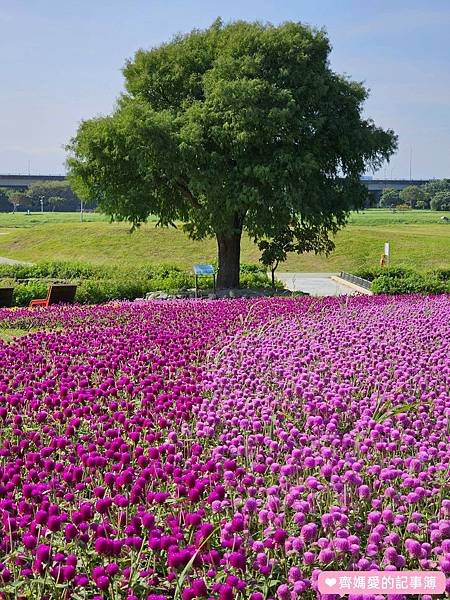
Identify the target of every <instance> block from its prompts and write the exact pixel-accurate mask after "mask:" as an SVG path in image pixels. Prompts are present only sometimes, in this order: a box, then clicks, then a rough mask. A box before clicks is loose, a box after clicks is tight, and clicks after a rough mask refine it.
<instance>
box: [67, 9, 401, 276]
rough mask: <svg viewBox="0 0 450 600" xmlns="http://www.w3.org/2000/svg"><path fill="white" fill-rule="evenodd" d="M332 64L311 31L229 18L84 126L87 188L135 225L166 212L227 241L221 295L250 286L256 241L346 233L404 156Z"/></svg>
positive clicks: (163, 56)
mask: <svg viewBox="0 0 450 600" xmlns="http://www.w3.org/2000/svg"><path fill="white" fill-rule="evenodd" d="M329 53H330V43H329V41H328V39H327V36H326V34H325V33H324V32H323V31H318V30H316V29H312V28H310V27H307V26H305V25H302V24H299V23H290V22H289V23H284V24H282V25H280V26H278V27H275V26H273V25H263V24H261V23H246V22H235V23H230V24H228V25H223V24H222V22H221V21H220V20H217V21H216V22H215V23H214V24H213V25H212V26H211V27H210V28H208V29H206V30H194V31H192V32H191V33H190V34H188V35H180V36H177V37H175V38H174V39H173V40H172V41H171V42H170V43H167V44H163V45H161V46H159V47H157V48H153V49H151V50H149V51H144V50H139V51H138V52H137V53H136V55H135V57H134V59H133V60H130V61H129V62H128V63H127V64H126V66H125V68H124V71H123V72H124V76H125V88H126V91H125V92H124V93H123V94H122V95H121V97H120V98H119V100H118V102H117V107H116V109H115V111H114V112H113V114H112V115H110V116H106V117H99V118H94V119H91V120H88V121H84V122H82V123H81V125H80V127H79V129H78V132H77V135H76V137H75V138H74V139H73V140H72V141H71V143H70V145H69V147H68V149H69V152H70V154H69V159H68V166H69V172H70V177H71V181H72V182H73V185H74V186H75V190H76V191H77V193H79V194H81V195H83V196H84V197H85V198H95V199H96V200H97V201H98V202H99V204H100V206H101V207H102V208H103V210H105V211H106V212H107V213H109V214H110V215H111V216H112V217H113V218H115V219H126V220H129V221H130V222H131V223H133V225H138V224H140V223H141V222H143V221H145V220H146V218H147V217H148V216H149V215H150V214H154V215H158V217H159V223H160V224H161V225H170V224H174V223H175V222H177V221H178V222H180V221H181V222H182V223H183V224H184V228H185V230H186V232H187V233H188V234H189V235H190V236H191V237H192V238H194V239H201V238H204V237H206V236H215V237H216V239H217V246H218V263H219V273H218V286H219V287H235V286H238V285H239V259H240V242H241V235H242V232H243V230H246V231H247V232H248V234H249V235H250V237H251V238H252V239H254V240H255V241H256V242H260V241H261V240H267V241H270V240H272V239H275V240H279V239H280V238H283V235H284V233H285V232H286V231H290V232H292V231H301V229H302V227H305V228H307V229H309V230H310V229H320V231H321V232H326V234H327V235H328V234H329V233H330V234H331V233H334V232H336V231H337V230H338V229H339V227H341V226H343V225H344V224H345V221H346V218H347V215H348V212H349V210H350V209H351V208H353V207H354V206H355V205H356V206H358V205H360V204H361V203H362V201H363V199H364V197H365V196H366V194H367V190H366V188H365V187H364V186H363V185H362V184H361V183H360V180H359V177H360V175H361V174H362V173H363V172H365V171H366V170H367V169H368V168H372V169H373V168H378V167H380V166H381V164H382V162H383V161H385V160H387V159H388V158H389V156H390V155H391V154H392V152H393V151H394V149H395V147H396V138H395V135H394V134H393V132H392V131H383V130H382V129H380V128H378V127H376V126H375V125H374V123H373V122H372V121H371V120H368V119H364V118H363V117H362V114H361V113H362V107H363V103H364V101H365V99H366V97H367V91H366V90H365V88H364V87H363V86H362V85H361V84H360V83H357V82H354V81H350V80H349V79H348V78H347V77H344V76H340V75H337V74H336V73H334V72H333V71H332V70H331V68H330V65H329V62H328V56H329ZM293 224H295V226H294V227H293ZM289 235H290V233H289ZM298 247H301V244H300V245H298Z"/></svg>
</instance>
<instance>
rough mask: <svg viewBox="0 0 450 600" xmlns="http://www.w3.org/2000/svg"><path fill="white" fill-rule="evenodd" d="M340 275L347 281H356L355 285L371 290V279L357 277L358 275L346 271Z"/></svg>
mask: <svg viewBox="0 0 450 600" xmlns="http://www.w3.org/2000/svg"><path fill="white" fill-rule="evenodd" d="M339 277H340V278H341V279H345V281H349V282H350V283H354V284H355V285H359V287H362V288H364V289H366V290H370V286H371V283H372V282H371V281H369V280H368V279H363V278H362V277H357V276H356V275H352V274H351V273H345V272H344V271H341V273H340V275H339Z"/></svg>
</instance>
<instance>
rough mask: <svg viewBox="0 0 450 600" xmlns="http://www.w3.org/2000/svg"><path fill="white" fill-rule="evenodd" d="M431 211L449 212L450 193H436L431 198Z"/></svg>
mask: <svg viewBox="0 0 450 600" xmlns="http://www.w3.org/2000/svg"><path fill="white" fill-rule="evenodd" d="M430 207H431V209H432V210H450V191H443V192H437V193H436V194H434V196H433V197H432V198H431V201H430Z"/></svg>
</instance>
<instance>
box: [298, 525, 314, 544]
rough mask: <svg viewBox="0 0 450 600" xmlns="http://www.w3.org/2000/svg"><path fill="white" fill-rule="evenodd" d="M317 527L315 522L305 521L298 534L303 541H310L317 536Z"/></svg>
mask: <svg viewBox="0 0 450 600" xmlns="http://www.w3.org/2000/svg"><path fill="white" fill-rule="evenodd" d="M317 532H318V527H317V525H316V524H315V523H307V524H306V525H303V527H302V528H301V530H300V534H301V536H302V537H303V539H304V540H305V542H311V541H313V540H315V539H316V538H317Z"/></svg>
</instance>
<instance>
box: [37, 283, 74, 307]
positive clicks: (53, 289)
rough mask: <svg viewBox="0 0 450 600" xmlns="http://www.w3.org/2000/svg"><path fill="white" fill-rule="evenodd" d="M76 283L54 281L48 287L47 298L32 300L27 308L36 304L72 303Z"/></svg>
mask: <svg viewBox="0 0 450 600" xmlns="http://www.w3.org/2000/svg"><path fill="white" fill-rule="evenodd" d="M76 291H77V286H76V285H66V284H64V283H63V284H62V283H54V284H52V285H51V286H50V287H49V288H48V294H47V298H40V299H38V300H32V301H31V302H30V304H29V308H34V307H36V306H50V305H51V304H73V302H74V300H75V293H76Z"/></svg>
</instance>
